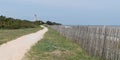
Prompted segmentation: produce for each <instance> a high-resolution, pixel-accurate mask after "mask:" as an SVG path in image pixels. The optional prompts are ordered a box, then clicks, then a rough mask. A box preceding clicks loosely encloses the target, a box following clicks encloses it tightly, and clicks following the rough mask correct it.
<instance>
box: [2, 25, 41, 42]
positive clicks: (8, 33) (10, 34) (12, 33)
mask: <svg viewBox="0 0 120 60" xmlns="http://www.w3.org/2000/svg"><path fill="white" fill-rule="evenodd" d="M40 29H42V28H41V27H38V28H27V29H14V30H8V29H4V30H0V44H3V43H5V42H7V41H10V40H12V39H15V38H18V37H20V36H22V35H25V34H29V33H33V32H36V31H38V30H40Z"/></svg>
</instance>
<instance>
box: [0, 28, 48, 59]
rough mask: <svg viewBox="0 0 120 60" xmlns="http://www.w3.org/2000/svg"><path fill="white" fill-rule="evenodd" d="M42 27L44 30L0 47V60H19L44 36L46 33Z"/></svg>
mask: <svg viewBox="0 0 120 60" xmlns="http://www.w3.org/2000/svg"><path fill="white" fill-rule="evenodd" d="M42 27H43V28H44V29H42V30H40V31H38V32H36V33H32V34H28V35H24V36H22V37H20V38H17V39H15V40H12V41H10V42H8V43H5V44H3V45H0V60H21V59H22V58H23V57H24V55H25V53H27V51H29V49H30V47H31V46H33V45H34V44H35V43H37V42H38V41H39V40H41V39H42V38H43V36H44V34H45V33H46V32H47V31H48V29H47V28H46V27H44V26H42ZM6 38H7V37H6Z"/></svg>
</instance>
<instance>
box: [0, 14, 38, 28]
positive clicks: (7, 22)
mask: <svg viewBox="0 0 120 60" xmlns="http://www.w3.org/2000/svg"><path fill="white" fill-rule="evenodd" d="M38 25H39V24H35V23H34V22H31V21H28V20H21V19H14V18H6V17H5V16H0V28H2V29H20V28H34V27H37V26H38Z"/></svg>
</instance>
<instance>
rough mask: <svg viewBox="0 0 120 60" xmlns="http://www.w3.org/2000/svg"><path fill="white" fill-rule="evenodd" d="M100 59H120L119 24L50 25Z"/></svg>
mask: <svg viewBox="0 0 120 60" xmlns="http://www.w3.org/2000/svg"><path fill="white" fill-rule="evenodd" d="M50 27H51V28H53V29H55V30H57V31H59V32H60V33H61V34H62V35H63V36H66V37H67V38H69V39H71V40H74V41H75V42H77V43H78V44H79V45H80V46H81V47H82V48H83V49H84V50H85V51H86V52H87V53H88V54H90V55H91V56H94V57H100V60H120V27H119V26H50Z"/></svg>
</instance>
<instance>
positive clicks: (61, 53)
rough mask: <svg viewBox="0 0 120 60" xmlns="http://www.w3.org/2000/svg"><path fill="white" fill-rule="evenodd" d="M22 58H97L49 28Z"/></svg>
mask: <svg viewBox="0 0 120 60" xmlns="http://www.w3.org/2000/svg"><path fill="white" fill-rule="evenodd" d="M23 60H97V59H94V58H92V57H90V56H89V55H87V54H86V53H85V52H84V51H83V50H82V49H81V48H80V47H79V45H77V44H76V43H75V42H72V41H70V40H68V39H67V38H65V37H63V36H61V35H60V34H59V33H58V32H56V31H55V30H52V29H50V28H49V31H48V32H47V33H46V34H45V37H44V38H43V39H42V40H41V41H39V42H38V43H36V44H35V45H34V46H33V47H32V48H31V50H30V51H29V52H28V53H27V54H26V56H25V57H24V58H23Z"/></svg>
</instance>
